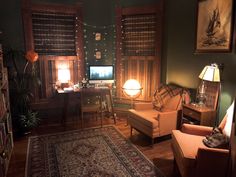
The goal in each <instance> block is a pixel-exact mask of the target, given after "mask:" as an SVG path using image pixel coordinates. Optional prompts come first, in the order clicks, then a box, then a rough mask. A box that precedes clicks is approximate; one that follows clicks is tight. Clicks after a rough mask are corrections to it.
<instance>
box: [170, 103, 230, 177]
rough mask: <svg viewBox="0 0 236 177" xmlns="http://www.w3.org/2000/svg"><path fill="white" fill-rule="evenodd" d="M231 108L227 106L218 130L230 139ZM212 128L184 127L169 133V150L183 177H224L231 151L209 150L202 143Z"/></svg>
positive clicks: (187, 125)
mask: <svg viewBox="0 0 236 177" xmlns="http://www.w3.org/2000/svg"><path fill="white" fill-rule="evenodd" d="M233 109H234V105H233V104H232V106H230V108H229V109H228V111H227V114H226V115H225V117H224V118H223V120H222V121H221V123H220V125H219V128H220V129H221V130H222V132H223V134H225V135H227V136H230V132H231V130H230V128H231V124H232V117H233V111H234V110H233ZM212 130H213V128H212V127H207V126H201V125H190V124H183V126H182V129H181V130H173V132H172V149H173V154H174V159H175V165H177V167H178V169H179V172H180V174H181V176H182V177H210V176H214V177H226V176H227V171H228V162H229V154H230V151H229V149H228V148H226V149H222V148H209V147H207V146H206V145H205V144H204V143H203V139H204V138H205V136H207V135H210V134H211V133H212Z"/></svg>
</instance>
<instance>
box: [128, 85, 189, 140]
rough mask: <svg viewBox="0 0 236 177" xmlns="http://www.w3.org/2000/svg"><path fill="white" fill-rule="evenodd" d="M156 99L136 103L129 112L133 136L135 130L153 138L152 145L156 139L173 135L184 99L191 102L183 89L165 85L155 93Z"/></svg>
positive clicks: (129, 122)
mask: <svg viewBox="0 0 236 177" xmlns="http://www.w3.org/2000/svg"><path fill="white" fill-rule="evenodd" d="M183 93H184V94H183ZM154 97H156V99H154V102H148V103H135V104H134V108H133V109H130V110H129V117H128V119H127V121H128V124H129V125H130V127H131V136H132V129H133V128H134V129H136V130H138V131H139V132H142V133H144V134H145V135H147V136H149V137H151V138H152V144H153V143H154V138H156V137H160V136H164V135H168V134H171V131H172V130H174V129H176V126H177V116H178V114H179V110H180V109H181V108H182V102H183V98H185V99H186V100H189V94H188V92H186V91H185V90H184V89H183V88H181V87H177V86H175V85H163V86H161V87H160V88H159V89H158V90H157V91H156V92H155V94H154ZM153 104H154V105H153ZM154 106H156V108H154Z"/></svg>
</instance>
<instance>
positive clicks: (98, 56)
mask: <svg viewBox="0 0 236 177" xmlns="http://www.w3.org/2000/svg"><path fill="white" fill-rule="evenodd" d="M95 58H96V59H97V60H100V59H101V58H102V52H101V51H96V52H95Z"/></svg>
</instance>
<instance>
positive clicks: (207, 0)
mask: <svg viewBox="0 0 236 177" xmlns="http://www.w3.org/2000/svg"><path fill="white" fill-rule="evenodd" d="M232 13H233V0H198V10H197V30H196V33H197V34H196V52H197V53H212V52H230V51H231V47H232V46H231V43H232V39H231V38H232V16H233V15H232Z"/></svg>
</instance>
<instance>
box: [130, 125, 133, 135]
mask: <svg viewBox="0 0 236 177" xmlns="http://www.w3.org/2000/svg"><path fill="white" fill-rule="evenodd" d="M132 134H133V127H132V126H130V136H132Z"/></svg>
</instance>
